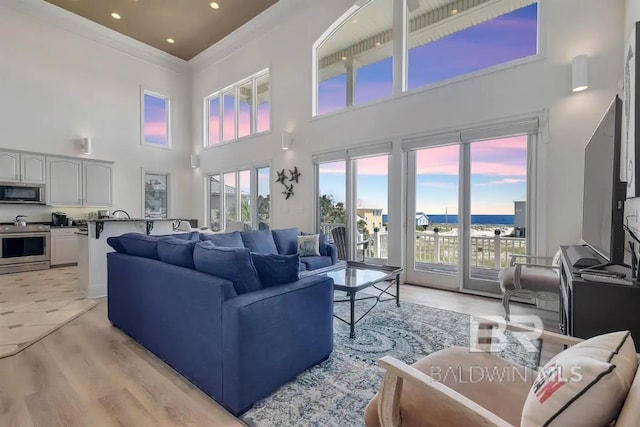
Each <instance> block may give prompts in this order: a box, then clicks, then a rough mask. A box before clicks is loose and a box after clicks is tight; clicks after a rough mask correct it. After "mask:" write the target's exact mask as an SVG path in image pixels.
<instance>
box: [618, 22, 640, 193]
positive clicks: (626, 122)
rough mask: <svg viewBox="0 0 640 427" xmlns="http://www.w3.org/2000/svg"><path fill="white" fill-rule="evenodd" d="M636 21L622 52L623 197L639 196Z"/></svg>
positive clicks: (639, 38) (639, 30) (639, 25)
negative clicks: (625, 186)
mask: <svg viewBox="0 0 640 427" xmlns="http://www.w3.org/2000/svg"><path fill="white" fill-rule="evenodd" d="M638 46H640V22H636V24H635V26H634V28H633V30H632V31H631V35H630V36H629V39H628V40H627V43H626V45H625V49H624V93H623V95H622V101H623V102H624V107H623V108H624V111H623V115H622V146H623V147H625V150H624V156H623V159H624V167H622V168H621V175H624V176H622V177H621V178H622V179H624V180H625V181H626V182H627V198H631V197H638V196H640V132H639V131H638V129H639V128H640V108H638V103H639V102H640V56H639V55H638V50H637V49H638Z"/></svg>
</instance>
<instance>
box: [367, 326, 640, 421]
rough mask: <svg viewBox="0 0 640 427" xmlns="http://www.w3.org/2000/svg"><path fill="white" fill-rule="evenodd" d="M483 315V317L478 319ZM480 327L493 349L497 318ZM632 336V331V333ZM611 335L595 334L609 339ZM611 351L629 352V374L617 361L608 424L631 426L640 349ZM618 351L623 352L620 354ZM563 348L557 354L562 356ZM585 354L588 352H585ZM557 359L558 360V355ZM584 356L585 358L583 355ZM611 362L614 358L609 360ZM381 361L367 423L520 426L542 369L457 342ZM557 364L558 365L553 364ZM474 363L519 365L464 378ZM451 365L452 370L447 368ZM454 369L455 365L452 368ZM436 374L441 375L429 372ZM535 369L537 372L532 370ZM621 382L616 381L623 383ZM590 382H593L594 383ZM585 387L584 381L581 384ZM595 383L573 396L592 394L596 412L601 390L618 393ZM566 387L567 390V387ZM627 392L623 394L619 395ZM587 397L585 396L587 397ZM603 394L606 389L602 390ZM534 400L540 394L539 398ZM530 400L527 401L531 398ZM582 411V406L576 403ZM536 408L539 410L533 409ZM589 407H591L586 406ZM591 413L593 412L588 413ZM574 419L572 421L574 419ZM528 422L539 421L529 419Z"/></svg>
mask: <svg viewBox="0 0 640 427" xmlns="http://www.w3.org/2000/svg"><path fill="white" fill-rule="evenodd" d="M477 320H478V319H477ZM479 321H480V329H481V330H484V331H488V334H487V333H485V334H478V336H479V340H478V343H477V344H476V346H477V348H479V349H485V350H486V349H488V348H489V347H488V346H490V345H491V338H489V339H484V340H483V339H482V337H487V336H488V337H491V330H492V328H493V327H495V326H496V323H495V322H493V321H492V320H489V319H479ZM506 329H507V330H511V331H516V332H529V333H535V334H538V336H540V338H541V339H542V340H543V341H544V342H547V343H555V344H559V345H561V346H568V347H570V346H574V345H576V344H579V343H581V342H583V340H581V339H578V338H573V337H569V336H565V335H559V334H555V333H551V332H546V331H540V330H534V329H532V328H528V327H525V326H521V325H513V324H509V323H507V324H506ZM629 336H630V335H629ZM604 337H606V336H600V337H596V339H598V338H604ZM592 341H593V340H590V342H589V345H586V346H582V349H580V350H578V347H580V346H578V347H576V350H578V352H580V351H582V352H584V349H585V348H586V349H587V351H590V350H591V346H592V344H591V342H592ZM629 341H631V342H630V343H626V344H625V345H628V346H627V347H625V348H624V349H623V348H622V346H620V347H618V348H617V349H614V350H611V352H612V356H611V357H613V354H615V355H616V356H617V355H618V353H620V354H622V353H623V351H626V356H627V359H626V362H629V360H632V363H631V364H629V363H627V371H626V372H627V377H626V379H625V378H623V377H624V375H622V374H623V372H622V371H623V370H624V368H622V365H623V363H625V362H623V361H621V360H618V366H617V367H616V369H618V370H619V371H620V373H618V372H616V374H615V375H616V378H614V379H613V380H614V381H617V382H618V383H619V385H620V390H619V393H618V396H620V397H621V399H620V401H619V402H615V401H614V402H609V403H610V405H609V406H610V407H613V409H612V410H613V411H614V413H615V415H614V416H615V418H614V420H615V421H614V422H612V423H610V424H609V425H612V426H613V425H615V426H616V427H632V426H636V427H637V426H638V425H640V411H638V410H637V408H638V405H640V373H638V355H637V354H635V348H634V347H633V341H632V340H629ZM616 352H618V353H616ZM565 353H567V351H564V352H562V353H560V354H559V355H558V356H556V359H558V358H560V357H561V356H562V355H563V354H565ZM580 357H584V355H581V356H580ZM556 359H554V362H555V360H556ZM580 360H584V359H580ZM609 361H610V362H611V363H613V361H612V360H611V359H609ZM379 364H380V365H381V366H382V367H383V368H384V369H385V370H386V373H385V376H384V379H383V382H382V385H381V388H380V392H379V393H377V394H376V395H375V396H374V398H373V399H372V400H371V402H370V403H369V405H368V406H367V408H366V410H365V417H364V418H365V423H366V425H367V426H368V427H399V426H403V427H410V426H411V427H413V426H416V427H417V426H420V427H430V426H433V427H436V426H464V427H472V426H500V427H512V426H520V425H521V420H522V419H523V407H524V405H525V402H526V401H527V396H528V395H529V392H530V390H531V388H532V383H533V381H534V380H536V381H538V380H539V378H538V379H536V375H537V373H536V372H535V371H529V370H528V369H527V368H524V367H521V366H518V365H514V364H513V363H511V362H508V361H506V360H504V359H502V358H500V357H498V356H496V355H494V354H491V353H487V352H471V351H469V349H468V348H464V349H463V348H460V347H452V348H449V349H445V350H441V351H439V352H436V353H433V354H431V355H429V356H427V357H425V358H423V359H422V360H420V361H418V362H417V363H415V364H414V365H412V366H409V365H406V364H404V363H402V362H401V361H399V360H397V359H394V358H393V357H389V356H386V357H383V358H382V359H380V360H379ZM554 366H555V365H554ZM469 367H491V369H495V368H497V369H498V370H500V369H502V368H514V369H517V370H518V371H517V372H518V374H517V375H513V376H512V377H509V378H506V379H501V380H499V381H496V379H495V377H493V380H491V381H488V380H486V378H483V380H482V381H469V378H468V376H467V377H465V374H464V373H465V372H468V371H467V369H466V368H469ZM447 369H449V371H447ZM451 369H453V370H452V371H451ZM444 372H452V373H453V374H457V377H456V378H453V376H455V375H451V376H450V377H449V378H446V377H445V376H443V375H442V374H443V373H444ZM433 373H437V374H438V375H437V376H430V375H429V374H431V375H433ZM531 374H533V375H531ZM618 383H616V384H618ZM591 385H592V384H590V385H589V386H591ZM580 387H582V385H580ZM596 387H597V385H596V386H594V387H593V388H591V389H590V390H589V392H588V393H584V392H582V393H580V394H579V396H576V397H575V399H574V398H573V395H570V396H569V397H570V398H571V399H572V404H573V400H579V399H591V400H592V401H593V403H591V402H589V401H586V402H585V401H584V400H583V401H582V402H581V404H582V405H587V406H588V407H591V408H594V410H595V411H604V410H606V409H603V406H604V405H606V404H607V403H606V402H603V400H606V399H602V398H600V397H599V396H598V394H597V393H598V392H600V393H604V395H605V396H607V395H611V394H612V393H615V392H614V391H613V388H611V387H610V385H609V384H608V385H603V386H602V389H601V390H600V391H598V390H594V389H595V388H596ZM565 391H566V390H565ZM620 393H622V394H620ZM585 396H586V397H585ZM600 396H602V394H601V395H600ZM534 400H535V399H534ZM527 403H528V401H527ZM574 411H578V413H580V412H581V411H582V409H581V408H574ZM534 412H535V411H534ZM584 412H588V411H584ZM587 416H588V415H587ZM570 424H571V423H570ZM528 425H535V423H534V424H532V423H531V421H530V420H529V421H528ZM552 425H567V424H566V420H564V421H559V420H558V422H556V423H553V424H552ZM571 425H585V424H584V421H579V420H575V422H574V423H573V424H571Z"/></svg>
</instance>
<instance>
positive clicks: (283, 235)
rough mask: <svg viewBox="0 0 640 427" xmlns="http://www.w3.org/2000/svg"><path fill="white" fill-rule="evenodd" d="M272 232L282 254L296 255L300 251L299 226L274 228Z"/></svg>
mask: <svg viewBox="0 0 640 427" xmlns="http://www.w3.org/2000/svg"><path fill="white" fill-rule="evenodd" d="M271 233H272V234H273V240H275V242H276V246H277V247H278V253H279V254H280V255H295V254H296V253H297V252H298V234H300V232H299V231H298V229H297V228H287V229H284V230H272V231H271Z"/></svg>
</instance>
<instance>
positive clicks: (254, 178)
mask: <svg viewBox="0 0 640 427" xmlns="http://www.w3.org/2000/svg"><path fill="white" fill-rule="evenodd" d="M264 168H269V181H268V183H269V224H268V225H269V227H271V212H272V204H271V202H272V200H273V199H272V198H271V195H272V194H271V191H272V186H271V164H270V163H258V164H257V165H256V166H242V167H237V168H233V169H227V170H224V171H219V172H217V171H216V172H207V173H206V174H205V176H204V179H205V221H206V223H207V225H208V227H210V226H211V177H212V176H219V177H220V186H221V188H222V189H223V190H224V187H225V185H226V184H225V178H224V176H225V175H228V174H233V175H234V185H235V190H236V193H235V202H234V204H235V207H236V215H237V216H238V215H239V217H240V218H242V216H241V215H242V197H241V196H239V195H240V194H241V190H240V181H241V179H240V173H242V172H246V171H249V185H250V190H249V193H250V194H249V199H250V209H251V220H250V223H251V228H252V230H257V229H258V226H259V221H258V187H259V182H258V180H259V175H258V170H259V169H264ZM226 205H227V201H226V197H223V196H222V195H221V197H220V215H221V218H220V225H221V227H220V232H226V228H227V222H228V221H227V218H226V213H227V206H226ZM234 221H236V222H244V221H242V220H238V219H236V220H234Z"/></svg>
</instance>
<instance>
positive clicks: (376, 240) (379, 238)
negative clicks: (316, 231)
mask: <svg viewBox="0 0 640 427" xmlns="http://www.w3.org/2000/svg"><path fill="white" fill-rule="evenodd" d="M338 226H344V224H329V223H326V224H322V225H321V227H320V230H321V232H322V233H325V234H328V235H331V230H332V229H334V228H335V227H338ZM458 241H459V236H455V235H442V234H440V233H438V232H435V231H416V243H415V245H416V246H415V260H416V261H417V262H426V263H434V264H452V265H456V264H458V253H459V249H458ZM388 248H389V233H388V232H386V231H381V232H378V233H373V234H372V235H371V236H370V244H369V247H368V249H367V252H366V254H365V257H366V258H373V259H382V260H384V259H386V258H388V256H389V252H388ZM526 253H527V240H526V239H525V238H521V237H505V236H501V235H499V234H498V235H495V236H474V237H471V266H472V267H482V268H494V269H500V268H502V267H507V266H508V265H509V262H510V261H511V255H525V254H526Z"/></svg>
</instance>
